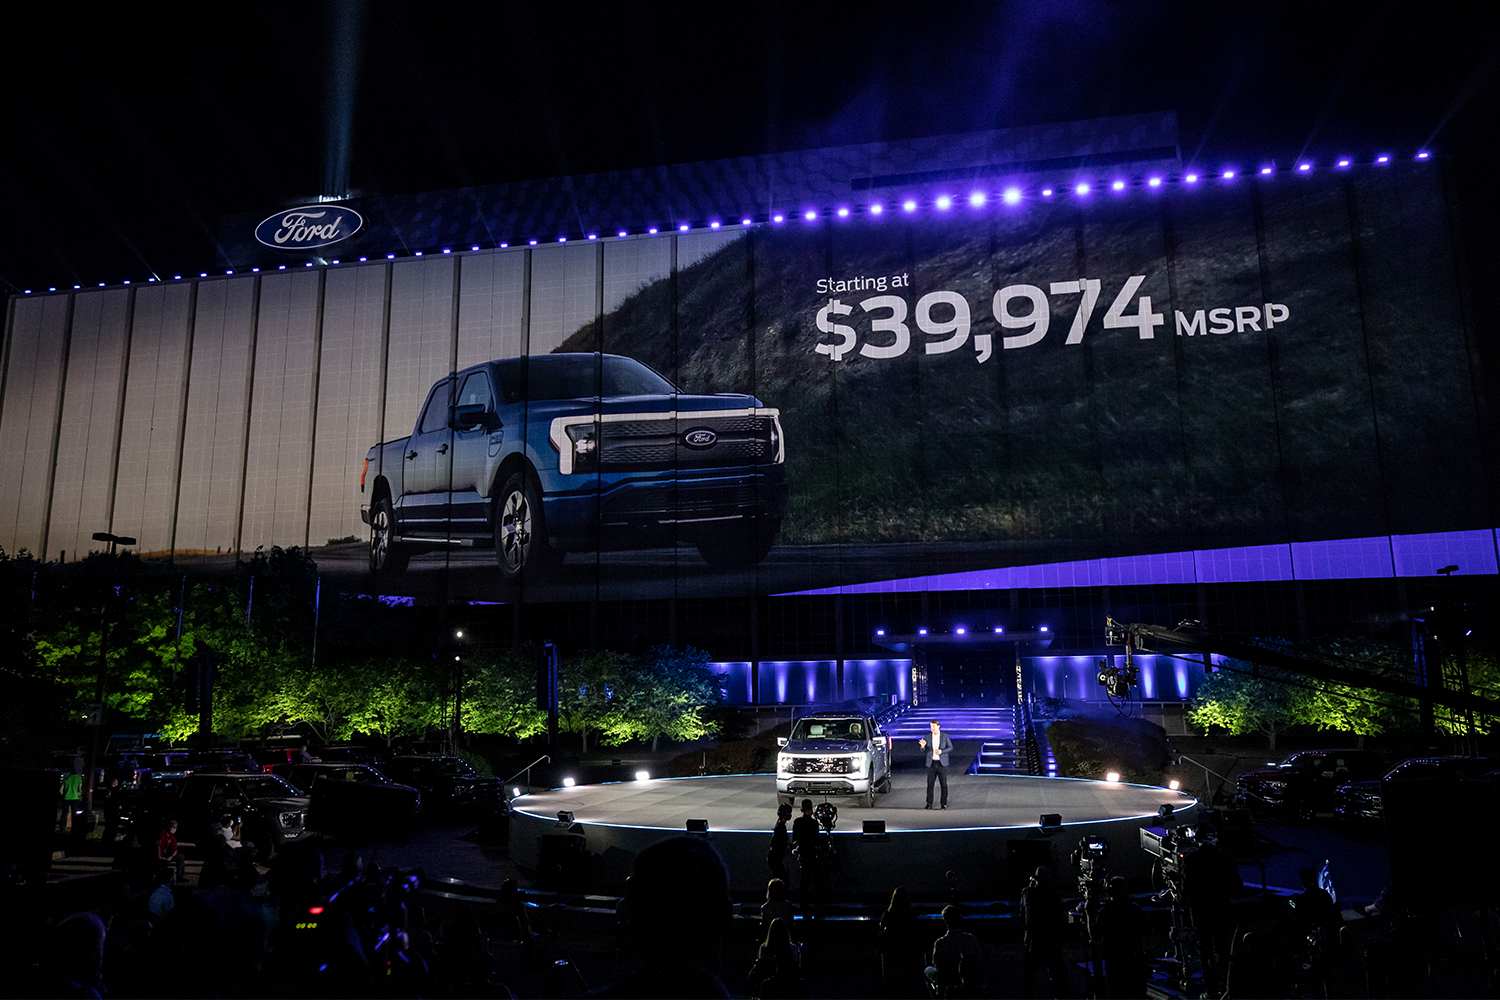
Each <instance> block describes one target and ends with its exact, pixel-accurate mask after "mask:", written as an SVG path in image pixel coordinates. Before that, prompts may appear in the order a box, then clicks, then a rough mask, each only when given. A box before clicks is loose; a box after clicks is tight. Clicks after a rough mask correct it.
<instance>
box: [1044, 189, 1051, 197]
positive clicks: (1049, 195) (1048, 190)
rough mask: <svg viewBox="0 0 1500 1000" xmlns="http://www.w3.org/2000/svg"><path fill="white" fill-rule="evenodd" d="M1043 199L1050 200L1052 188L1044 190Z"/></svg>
mask: <svg viewBox="0 0 1500 1000" xmlns="http://www.w3.org/2000/svg"><path fill="white" fill-rule="evenodd" d="M1042 197H1043V198H1050V197H1052V189H1051V188H1042Z"/></svg>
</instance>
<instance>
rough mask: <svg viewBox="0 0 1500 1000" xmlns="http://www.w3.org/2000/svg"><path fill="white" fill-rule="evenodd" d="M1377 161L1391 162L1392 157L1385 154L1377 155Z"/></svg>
mask: <svg viewBox="0 0 1500 1000" xmlns="http://www.w3.org/2000/svg"><path fill="white" fill-rule="evenodd" d="M1375 162H1376V163H1390V162H1391V158H1390V157H1389V156H1383V155H1382V156H1377V157H1375Z"/></svg>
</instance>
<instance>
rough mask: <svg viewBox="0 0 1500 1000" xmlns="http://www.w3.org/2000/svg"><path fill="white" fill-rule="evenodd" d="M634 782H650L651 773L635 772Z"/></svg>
mask: <svg viewBox="0 0 1500 1000" xmlns="http://www.w3.org/2000/svg"><path fill="white" fill-rule="evenodd" d="M635 780H636V781H650V780H651V772H650V771H637V772H635Z"/></svg>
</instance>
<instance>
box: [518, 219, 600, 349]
mask: <svg viewBox="0 0 1500 1000" xmlns="http://www.w3.org/2000/svg"><path fill="white" fill-rule="evenodd" d="M598 256H599V255H598V247H597V246H593V245H588V244H578V245H575V246H561V247H560V246H550V247H537V248H536V249H535V250H533V251H532V254H531V353H532V354H546V353H547V352H549V351H552V350H555V349H557V348H558V347H560V346H563V342H564V341H565V340H568V339H569V337H570V336H571V335H572V334H575V333H577V332H578V331H579V330H580V329H582V328H583V327H586V326H588V324H590V323H592V322H593V321H594V319H595V317H596V316H597V303H596V296H597V287H596V281H597V275H598ZM577 340H578V338H574V341H575V343H576V342H577ZM568 346H569V347H570V348H571V347H573V345H568ZM573 349H581V348H573ZM586 349H587V350H597V349H598V348H597V347H589V348H586Z"/></svg>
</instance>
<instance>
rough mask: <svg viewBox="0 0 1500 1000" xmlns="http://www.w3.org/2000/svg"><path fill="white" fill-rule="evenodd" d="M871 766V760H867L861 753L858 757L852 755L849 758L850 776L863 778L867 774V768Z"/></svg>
mask: <svg viewBox="0 0 1500 1000" xmlns="http://www.w3.org/2000/svg"><path fill="white" fill-rule="evenodd" d="M869 767H870V764H869V761H867V760H866V759H865V757H864V755H863V754H861V755H860V756H858V757H850V758H849V777H851V778H863V777H864V776H865V772H866V771H867V770H869Z"/></svg>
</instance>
